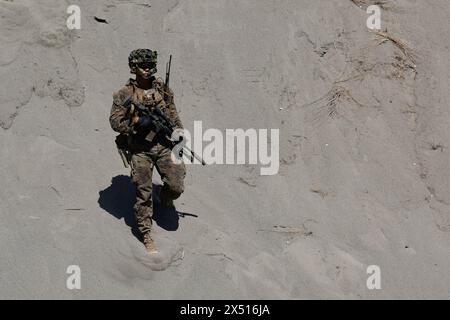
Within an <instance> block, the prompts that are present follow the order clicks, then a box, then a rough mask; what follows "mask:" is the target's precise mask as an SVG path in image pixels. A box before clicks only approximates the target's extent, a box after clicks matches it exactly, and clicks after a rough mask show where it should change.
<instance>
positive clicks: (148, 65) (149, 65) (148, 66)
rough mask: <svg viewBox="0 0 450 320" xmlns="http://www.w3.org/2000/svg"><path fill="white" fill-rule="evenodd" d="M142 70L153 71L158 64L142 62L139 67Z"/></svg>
mask: <svg viewBox="0 0 450 320" xmlns="http://www.w3.org/2000/svg"><path fill="white" fill-rule="evenodd" d="M137 66H138V67H139V68H140V69H153V68H154V67H156V63H154V62H142V63H138V65H137Z"/></svg>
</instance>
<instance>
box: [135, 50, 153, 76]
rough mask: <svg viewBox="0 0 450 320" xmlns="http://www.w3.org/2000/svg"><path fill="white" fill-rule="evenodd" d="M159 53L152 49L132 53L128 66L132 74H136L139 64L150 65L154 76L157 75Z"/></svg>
mask: <svg viewBox="0 0 450 320" xmlns="http://www.w3.org/2000/svg"><path fill="white" fill-rule="evenodd" d="M157 57H158V52H156V51H152V50H150V49H136V50H133V51H131V53H130V55H129V56H128V65H129V67H130V72H131V73H136V68H137V66H138V65H139V64H148V66H149V67H150V69H151V70H150V71H151V73H152V74H155V73H156V61H157Z"/></svg>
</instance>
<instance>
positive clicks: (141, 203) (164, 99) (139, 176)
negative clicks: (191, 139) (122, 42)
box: [109, 77, 186, 236]
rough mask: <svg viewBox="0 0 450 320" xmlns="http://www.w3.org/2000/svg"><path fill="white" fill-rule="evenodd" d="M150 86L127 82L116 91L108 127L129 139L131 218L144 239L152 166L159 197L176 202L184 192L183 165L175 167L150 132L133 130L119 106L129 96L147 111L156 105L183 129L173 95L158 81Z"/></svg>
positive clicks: (148, 219)
mask: <svg viewBox="0 0 450 320" xmlns="http://www.w3.org/2000/svg"><path fill="white" fill-rule="evenodd" d="M152 80H153V86H152V88H151V89H149V90H145V91H144V90H143V89H140V88H139V87H137V83H136V80H133V79H130V80H129V81H128V83H127V84H126V85H125V86H124V87H122V88H121V89H120V90H119V91H117V92H115V93H114V94H113V105H112V108H111V115H110V118H109V120H110V124H111V127H112V129H113V130H114V131H117V132H119V133H122V134H127V135H128V136H129V143H128V144H129V149H130V151H131V153H132V156H131V167H132V170H131V179H132V182H133V184H134V185H135V187H136V204H135V205H134V210H135V217H136V221H137V224H138V228H139V230H140V232H141V233H142V234H143V235H144V236H145V235H146V234H148V233H149V232H150V230H151V227H152V219H151V217H152V214H153V207H152V173H153V167H154V166H155V167H156V169H157V170H158V173H159V174H160V176H161V178H162V181H163V182H164V185H163V187H162V189H161V193H160V198H161V199H166V200H168V201H169V202H170V200H174V199H177V198H178V197H179V196H180V195H181V193H183V191H184V185H183V180H184V177H185V175H186V168H185V165H184V164H183V163H181V164H175V163H174V162H173V161H172V158H171V152H172V151H171V149H170V144H169V143H168V142H167V141H166V139H164V138H163V137H161V136H160V135H159V134H156V133H155V132H153V131H152V130H151V129H147V130H144V131H137V130H136V129H135V127H134V126H133V125H132V124H130V117H129V114H128V112H129V107H126V106H123V103H124V101H125V100H126V99H127V98H128V97H129V96H133V97H134V101H136V102H138V101H139V102H145V103H146V104H147V105H148V106H149V108H150V109H151V108H152V107H153V106H156V105H157V106H159V107H160V108H161V109H162V110H163V111H164V112H165V113H166V115H168V116H169V118H170V119H171V120H172V121H173V122H174V123H175V125H176V127H177V128H181V129H182V128H183V126H182V123H181V120H180V118H179V116H178V112H177V110H176V107H175V104H174V101H173V92H172V90H170V89H169V88H168V87H166V86H165V84H164V82H163V81H162V79H161V78H157V77H153V78H152Z"/></svg>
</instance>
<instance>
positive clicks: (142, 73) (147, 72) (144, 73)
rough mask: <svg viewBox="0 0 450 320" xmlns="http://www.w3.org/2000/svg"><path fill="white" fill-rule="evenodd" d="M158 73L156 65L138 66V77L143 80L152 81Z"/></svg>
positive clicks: (145, 64) (150, 63) (144, 64)
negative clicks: (152, 77)
mask: <svg viewBox="0 0 450 320" xmlns="http://www.w3.org/2000/svg"><path fill="white" fill-rule="evenodd" d="M155 73H156V63H152V62H145V63H140V64H138V65H137V70H136V75H137V76H138V77H141V78H143V79H150V78H151V76H152V75H154V74H155Z"/></svg>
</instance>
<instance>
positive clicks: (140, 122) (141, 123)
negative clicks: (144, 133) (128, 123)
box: [133, 116, 153, 129]
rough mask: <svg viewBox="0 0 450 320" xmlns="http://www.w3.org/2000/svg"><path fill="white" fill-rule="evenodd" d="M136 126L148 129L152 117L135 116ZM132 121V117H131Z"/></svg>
mask: <svg viewBox="0 0 450 320" xmlns="http://www.w3.org/2000/svg"><path fill="white" fill-rule="evenodd" d="M137 118H138V119H137V122H136V124H135V125H136V127H137V128H139V129H148V128H150V127H151V126H152V125H153V121H152V119H150V117H148V116H143V117H137ZM133 122H134V119H133Z"/></svg>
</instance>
